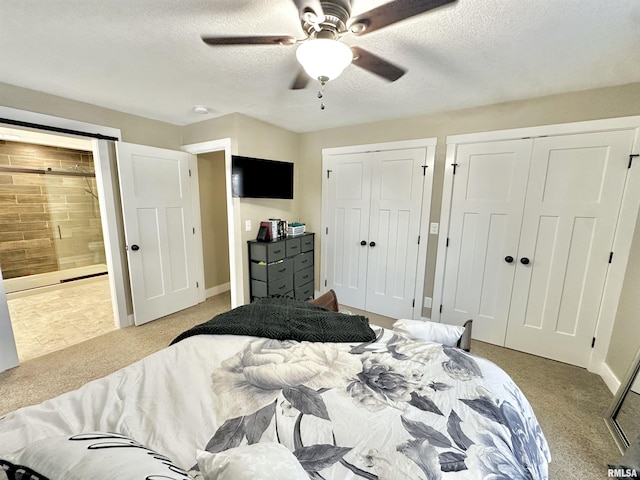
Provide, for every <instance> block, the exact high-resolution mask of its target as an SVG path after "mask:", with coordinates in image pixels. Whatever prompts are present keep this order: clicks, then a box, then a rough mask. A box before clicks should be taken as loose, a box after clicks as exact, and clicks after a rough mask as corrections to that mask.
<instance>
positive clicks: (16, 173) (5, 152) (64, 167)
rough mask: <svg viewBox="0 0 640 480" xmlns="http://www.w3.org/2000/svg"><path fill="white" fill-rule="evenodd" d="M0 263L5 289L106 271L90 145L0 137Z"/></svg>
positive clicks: (52, 282)
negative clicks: (84, 147) (69, 145)
mask: <svg viewBox="0 0 640 480" xmlns="http://www.w3.org/2000/svg"><path fill="white" fill-rule="evenodd" d="M0 267H1V268H2V272H3V276H4V280H5V288H6V289H7V292H14V291H20V290H24V289H29V288H35V287H39V286H44V285H50V284H54V283H59V282H61V281H66V280H70V279H74V278H79V277H85V276H90V275H96V274H99V273H104V272H106V271H107V269H106V261H105V253H104V244H103V237H102V227H101V221H100V208H99V204H98V191H97V188H96V179H95V174H94V165H93V156H92V154H91V152H90V151H83V150H73V149H67V148H61V147H50V146H46V145H35V144H22V143H17V142H0Z"/></svg>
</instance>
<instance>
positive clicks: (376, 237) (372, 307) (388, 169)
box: [365, 148, 426, 318]
mask: <svg viewBox="0 0 640 480" xmlns="http://www.w3.org/2000/svg"><path fill="white" fill-rule="evenodd" d="M371 157H372V161H373V167H372V177H371V226H370V235H369V242H375V246H371V243H370V245H369V247H368V249H369V260H368V265H369V270H368V274H367V295H366V308H365V309H366V310H367V311H369V312H374V313H378V314H380V315H386V316H388V317H392V318H411V317H412V316H413V301H414V295H415V281H416V278H415V277H416V268H417V265H416V263H417V258H418V235H419V234H420V216H421V213H422V189H423V185H424V175H423V169H422V166H423V165H425V162H426V149H424V148H417V149H406V150H391V151H383V152H375V153H372V154H371Z"/></svg>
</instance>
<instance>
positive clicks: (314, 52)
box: [296, 38, 353, 81]
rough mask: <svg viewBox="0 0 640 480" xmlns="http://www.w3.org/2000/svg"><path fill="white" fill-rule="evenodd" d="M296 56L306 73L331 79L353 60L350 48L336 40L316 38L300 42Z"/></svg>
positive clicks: (312, 76)
mask: <svg viewBox="0 0 640 480" xmlns="http://www.w3.org/2000/svg"><path fill="white" fill-rule="evenodd" d="M296 57H297V59H298V62H299V63H300V65H302V68H304V70H305V72H307V75H309V76H310V77H311V78H316V79H319V78H320V77H326V79H327V81H328V80H333V79H334V78H336V77H338V76H339V75H340V74H341V73H342V71H343V70H344V69H345V68H347V67H348V66H349V64H350V63H351V61H352V60H353V53H352V52H351V49H350V48H349V47H348V46H347V45H345V44H344V43H341V42H339V41H337V40H332V39H329V38H316V39H313V40H309V41H308V42H305V43H303V44H301V45H300V46H299V47H298V49H297V50H296Z"/></svg>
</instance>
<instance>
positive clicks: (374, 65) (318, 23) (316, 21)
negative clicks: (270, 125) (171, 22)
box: [202, 0, 456, 90]
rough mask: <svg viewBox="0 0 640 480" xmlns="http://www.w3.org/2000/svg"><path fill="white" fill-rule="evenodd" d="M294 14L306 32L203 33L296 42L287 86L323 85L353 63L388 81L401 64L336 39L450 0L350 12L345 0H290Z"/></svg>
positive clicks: (399, 2)
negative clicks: (294, 72)
mask: <svg viewBox="0 0 640 480" xmlns="http://www.w3.org/2000/svg"><path fill="white" fill-rule="evenodd" d="M293 1H294V3H295V4H296V7H297V8H298V12H299V14H300V21H301V24H302V30H303V32H304V33H305V35H306V37H305V38H302V39H297V38H295V37H293V36H290V35H265V36H243V37H240V36H232V37H228V36H225V37H218V36H213V37H212V36H203V37H202V40H203V41H204V42H205V43H206V44H207V45H212V46H226V45H296V44H300V45H299V46H298V49H297V51H296V57H297V59H298V62H299V63H300V65H302V67H303V69H304V70H300V72H299V73H298V76H297V77H296V79H295V81H294V82H293V84H292V85H291V89H294V90H297V89H301V88H304V87H305V86H306V85H307V83H308V81H309V78H310V77H311V78H314V79H317V80H318V81H320V83H321V84H322V85H324V84H325V83H326V82H328V81H329V80H333V79H334V78H336V77H338V76H339V75H340V74H341V73H342V71H343V70H344V69H345V68H346V67H347V66H349V64H351V63H353V64H355V65H356V66H358V67H360V68H363V69H364V70H367V71H368V72H371V73H373V74H375V75H378V76H380V77H382V78H384V79H386V80H388V81H390V82H393V81H395V80H398V79H399V78H400V77H402V76H403V75H404V74H405V72H406V70H405V69H403V68H401V67H399V66H397V65H394V64H393V63H391V62H389V61H387V60H384V59H383V58H381V57H378V56H377V55H374V54H373V53H370V52H368V51H367V50H365V49H363V48H360V47H349V46H347V45H346V44H344V43H342V42H341V41H340V40H341V38H342V37H343V36H345V35H348V34H353V35H358V36H359V35H365V34H367V33H371V32H374V31H376V30H379V29H381V28H384V27H386V26H389V25H392V24H394V23H398V22H400V21H402V20H406V19H408V18H410V17H413V16H415V15H419V14H421V13H425V12H427V11H429V10H432V9H434V8H437V7H440V6H443V5H446V4H449V3H453V2H455V1H456V0H394V1H391V2H390V3H385V4H383V5H380V6H379V7H376V8H374V9H372V10H369V11H368V12H365V13H363V14H360V15H357V16H354V17H352V16H351V0H293Z"/></svg>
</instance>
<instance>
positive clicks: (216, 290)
mask: <svg viewBox="0 0 640 480" xmlns="http://www.w3.org/2000/svg"><path fill="white" fill-rule="evenodd" d="M229 290H231V283H229V282H227V283H223V284H222V285H216V286H215V287H211V288H207V289H206V290H205V291H204V296H205V297H206V298H210V297H214V296H216V295H219V294H221V293H223V292H228V291H229Z"/></svg>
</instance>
